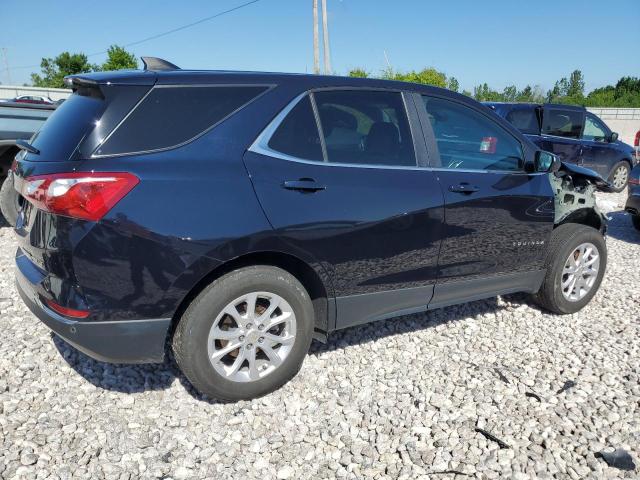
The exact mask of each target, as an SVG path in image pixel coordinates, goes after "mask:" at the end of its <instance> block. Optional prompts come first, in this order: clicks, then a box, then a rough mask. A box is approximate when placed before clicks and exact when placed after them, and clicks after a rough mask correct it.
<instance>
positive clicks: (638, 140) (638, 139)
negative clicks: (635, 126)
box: [633, 130, 640, 147]
mask: <svg viewBox="0 0 640 480" xmlns="http://www.w3.org/2000/svg"><path fill="white" fill-rule="evenodd" d="M633 146H634V147H640V130H638V132H637V133H636V139H635V140H634V141H633Z"/></svg>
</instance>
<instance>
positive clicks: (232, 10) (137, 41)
mask: <svg viewBox="0 0 640 480" xmlns="http://www.w3.org/2000/svg"><path fill="white" fill-rule="evenodd" d="M260 1H261V0H251V1H250V2H245V3H242V4H240V5H238V6H236V7H233V8H229V9H228V10H224V11H222V12H218V13H216V14H214V15H211V16H209V17H205V18H202V19H200V20H197V21H195V22H192V23H188V24H187V25H182V26H181V27H177V28H173V29H171V30H167V31H165V32H162V33H158V34H156V35H152V36H150V37H146V38H143V39H142V40H136V41H135V42H131V43H127V44H125V45H123V47H124V48H126V47H132V46H134V45H140V44H141V43H145V42H149V41H151V40H155V39H156V38H160V37H164V36H167V35H171V34H172V33H176V32H179V31H181V30H185V29H187V28H191V27H194V26H196V25H200V24H201V23H204V22H208V21H209V20H213V19H214V18H218V17H221V16H223V15H226V14H228V13H231V12H235V11H236V10H240V9H241V8H244V7H248V6H249V5H252V4H254V3H258V2H260ZM108 51H109V50H103V51H101V52H95V53H90V54H89V55H87V57H95V56H96V55H103V54H105V53H107V52H108ZM39 66H40V65H22V66H19V67H11V69H12V70H15V69H24V68H37V67H39Z"/></svg>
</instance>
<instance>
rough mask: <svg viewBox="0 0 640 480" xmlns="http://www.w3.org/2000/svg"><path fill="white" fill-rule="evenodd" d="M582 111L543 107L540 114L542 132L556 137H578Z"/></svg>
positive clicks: (580, 130) (582, 117) (580, 129)
mask: <svg viewBox="0 0 640 480" xmlns="http://www.w3.org/2000/svg"><path fill="white" fill-rule="evenodd" d="M583 121H584V112H580V111H578V110H575V111H574V110H559V109H547V108H545V110H544V113H543V115H542V133H543V134H545V135H553V136H556V137H566V138H580V133H581V132H582V123H583Z"/></svg>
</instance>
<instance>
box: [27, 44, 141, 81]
mask: <svg viewBox="0 0 640 480" xmlns="http://www.w3.org/2000/svg"><path fill="white" fill-rule="evenodd" d="M135 68H138V61H137V60H136V57H135V56H134V55H133V54H132V53H129V52H127V51H126V50H125V49H124V48H123V47H120V46H118V45H111V46H110V47H109V49H108V50H107V60H106V61H105V62H104V63H102V64H99V65H98V64H92V63H89V59H88V58H87V56H86V55H85V54H84V53H69V52H62V53H61V54H60V55H58V56H57V57H55V58H43V59H42V61H41V62H40V69H41V70H42V72H41V73H40V74H38V73H32V74H31V83H32V84H33V86H34V87H41V88H65V84H64V77H65V76H67V75H75V74H78V73H88V72H100V71H107V70H123V69H135Z"/></svg>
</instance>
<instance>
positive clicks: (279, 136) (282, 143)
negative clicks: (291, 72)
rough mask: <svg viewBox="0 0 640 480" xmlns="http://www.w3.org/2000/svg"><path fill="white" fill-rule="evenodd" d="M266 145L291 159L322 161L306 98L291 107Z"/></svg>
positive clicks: (314, 126)
mask: <svg viewBox="0 0 640 480" xmlns="http://www.w3.org/2000/svg"><path fill="white" fill-rule="evenodd" d="M268 145H269V148H270V149H272V150H275V151H276V152H280V153H284V154H285V155H290V156H292V157H297V158H301V159H304V160H316V161H319V162H321V161H322V160H323V158H322V145H321V144H320V135H319V134H318V126H317V124H316V119H315V116H314V114H313V108H312V106H311V100H310V99H309V97H308V96H306V97H304V98H303V99H302V100H300V101H299V102H298V103H297V104H296V106H295V107H293V109H292V110H291V112H289V114H288V115H287V116H286V117H285V119H284V120H283V121H282V123H281V124H280V125H279V126H278V128H277V129H276V131H275V132H274V134H273V136H272V137H271V139H270V140H269V144H268Z"/></svg>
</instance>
